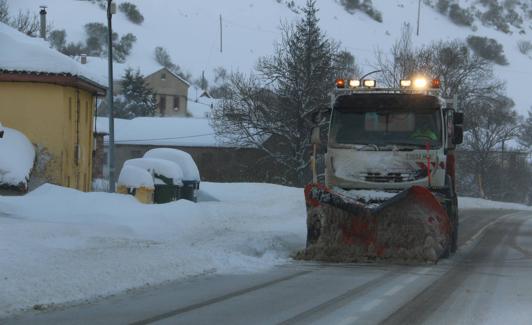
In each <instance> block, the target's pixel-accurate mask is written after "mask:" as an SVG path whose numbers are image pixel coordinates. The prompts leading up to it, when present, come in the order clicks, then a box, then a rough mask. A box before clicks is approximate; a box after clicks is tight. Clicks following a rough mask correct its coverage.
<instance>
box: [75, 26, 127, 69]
mask: <svg viewBox="0 0 532 325" xmlns="http://www.w3.org/2000/svg"><path fill="white" fill-rule="evenodd" d="M84 27H85V33H86V34H87V39H86V48H85V51H86V52H85V54H88V55H91V56H102V55H104V54H106V53H107V47H108V44H107V43H108V41H107V34H108V29H107V26H105V25H104V24H102V23H88V24H85V26H84ZM112 38H113V60H114V61H116V62H119V63H124V62H125V60H126V58H127V57H128V56H129V54H130V53H131V49H132V48H133V44H134V43H135V42H136V41H137V37H136V36H135V35H133V34H131V33H127V34H126V35H123V36H122V37H119V36H118V34H117V33H115V32H113V36H112Z"/></svg>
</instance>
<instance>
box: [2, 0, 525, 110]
mask: <svg viewBox="0 0 532 325" xmlns="http://www.w3.org/2000/svg"><path fill="white" fill-rule="evenodd" d="M116 2H118V3H121V2H123V0H117V1H116ZM130 2H132V3H134V4H136V5H137V6H138V7H139V8H140V11H141V13H142V14H143V15H144V17H145V20H144V22H143V23H142V25H135V24H133V23H131V22H129V21H128V20H127V18H126V17H125V15H124V14H122V13H119V14H118V15H117V16H116V17H115V18H114V28H115V30H116V31H117V32H118V33H119V34H120V35H123V34H125V33H128V32H131V33H133V34H134V35H136V37H137V39H138V40H137V42H136V44H135V46H134V48H133V53H132V55H131V56H130V57H129V58H128V62H127V65H131V66H133V67H140V68H141V70H142V71H143V72H144V73H150V72H152V71H154V70H156V69H157V68H158V67H159V65H158V64H157V63H156V61H155V60H154V49H155V47H157V46H162V47H164V48H166V49H167V50H168V52H169V54H170V55H171V57H172V59H173V61H174V62H175V63H176V64H178V65H179V66H181V67H182V68H183V70H185V71H188V72H190V73H191V74H192V75H193V76H194V77H195V78H198V77H199V76H200V75H201V73H202V71H205V73H206V76H207V78H209V79H211V80H212V77H213V74H212V71H213V69H214V68H216V67H218V66H224V67H225V68H226V69H227V70H233V71H234V70H239V71H242V72H248V71H250V70H251V69H252V68H253V67H254V64H255V63H256V60H257V58H258V57H260V56H263V55H269V54H271V53H272V51H273V47H274V45H273V44H274V42H275V41H276V40H279V39H280V32H279V25H280V24H281V22H282V21H293V20H294V19H296V18H297V13H295V12H294V10H292V9H290V8H289V7H288V6H287V5H286V4H285V3H286V1H277V0H233V1H218V0H202V1H183V0H178V1H176V0H150V1H147V0H130ZM304 2H305V0H296V1H295V4H296V7H297V6H301V5H303V4H304ZM428 2H429V1H423V3H424V4H423V5H422V8H421V20H420V26H421V31H420V35H419V36H415V37H414V42H415V44H417V45H420V44H426V43H430V42H431V41H435V40H451V39H456V38H458V39H462V40H463V39H465V38H467V37H468V36H470V35H476V36H483V37H484V36H485V37H490V38H494V39H496V40H497V41H498V42H499V43H500V44H502V45H503V46H504V51H505V54H506V57H507V59H508V61H509V65H506V66H496V67H495V71H496V74H497V75H498V77H500V78H501V79H503V80H506V81H507V83H508V84H507V85H508V86H507V88H508V89H507V91H508V94H509V96H510V97H512V98H513V99H514V100H515V102H516V109H517V111H518V112H520V113H521V114H525V113H526V111H527V110H528V109H529V108H530V107H531V106H532V98H531V97H530V96H528V95H527V91H528V88H529V87H530V84H532V59H531V58H530V57H529V56H526V55H524V54H522V53H520V52H519V50H518V48H517V42H518V41H521V40H529V41H532V39H531V36H530V35H531V33H532V26H531V22H530V21H527V20H525V21H524V23H523V24H522V29H521V28H516V27H514V26H510V32H511V33H504V32H501V31H498V30H497V29H496V28H495V27H493V26H485V25H483V24H482V23H481V22H480V20H477V18H475V19H476V20H475V21H474V22H473V26H472V27H468V26H458V25H456V24H454V23H452V22H451V20H450V19H449V17H447V16H445V15H442V14H440V13H439V12H438V11H437V10H436V9H435V8H432V7H430V6H428V5H427V4H426V3H428ZM454 2H458V3H459V4H460V6H461V7H464V8H473V7H475V6H477V7H478V6H479V5H478V1H477V0H460V1H454ZM499 2H501V3H502V1H499ZM8 3H9V6H10V8H11V11H12V12H16V11H17V10H19V9H23V10H26V9H31V10H34V11H37V10H38V7H39V5H43V4H44V5H47V6H48V13H49V19H50V20H51V21H52V22H53V25H54V28H55V29H65V30H66V31H67V38H68V41H80V40H84V39H85V33H84V29H83V26H84V24H85V23H88V22H102V23H104V22H105V20H106V17H105V16H106V14H105V11H104V10H102V9H101V8H99V7H98V6H97V5H95V4H92V3H91V2H88V1H75V0H8ZM432 3H436V1H432ZM451 3H452V1H451ZM317 4H318V7H319V8H320V13H319V17H320V18H321V26H322V28H323V29H324V30H325V31H326V32H327V33H328V35H330V36H331V37H332V38H334V39H336V40H338V41H341V42H342V45H343V47H344V48H345V49H347V50H349V51H350V52H352V53H353V54H354V55H355V57H356V58H357V60H358V62H359V64H361V66H362V68H363V70H364V71H365V72H368V71H371V70H372V68H373V67H372V64H374V62H375V60H374V56H375V51H376V50H377V49H381V50H384V51H387V49H388V48H389V47H390V45H391V44H392V43H393V42H394V40H396V39H397V38H398V37H399V35H400V32H401V27H402V25H403V24H404V23H409V24H410V25H411V26H412V27H413V28H414V30H415V27H416V21H417V6H418V0H373V4H374V7H375V9H376V10H378V11H380V12H381V13H382V17H383V22H382V23H379V22H377V21H375V20H373V19H372V18H370V17H369V16H368V15H366V14H364V13H362V12H360V11H356V12H355V13H353V14H351V13H349V12H347V11H346V10H345V9H344V8H343V6H341V5H340V1H338V0H318V1H317ZM479 8H480V7H479ZM479 10H480V9H479ZM220 15H221V17H222V25H223V52H220V39H219V35H220V31H219V25H220ZM524 16H526V15H524ZM521 30H522V31H524V32H521ZM127 65H126V66H127ZM98 66H99V67H102V68H95V69H100V70H101V73H102V74H103V73H105V69H104V67H105V65H101V64H100V65H98ZM119 71H120V70H119Z"/></svg>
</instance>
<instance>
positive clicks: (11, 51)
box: [0, 23, 106, 89]
mask: <svg viewBox="0 0 532 325" xmlns="http://www.w3.org/2000/svg"><path fill="white" fill-rule="evenodd" d="M0 44H2V50H1V54H0V71H5V72H17V73H29V74H54V75H67V76H73V77H77V78H79V79H81V80H83V81H86V82H88V83H91V84H93V85H96V86H98V87H100V88H102V89H105V88H106V87H105V86H103V85H105V84H106V81H105V78H104V77H103V76H101V75H98V74H95V73H93V72H92V71H90V70H89V69H87V68H86V67H84V66H83V65H82V64H80V63H79V62H77V61H76V60H74V59H72V58H70V57H68V56H66V55H64V54H62V53H59V52H58V51H56V50H54V49H51V48H50V45H49V44H48V43H47V42H46V41H44V40H42V39H39V38H33V37H29V36H27V35H24V34H23V33H21V32H19V31H17V30H15V29H13V28H11V27H9V26H7V25H6V24H3V23H0Z"/></svg>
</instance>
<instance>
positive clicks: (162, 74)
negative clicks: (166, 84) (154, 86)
mask: <svg viewBox="0 0 532 325" xmlns="http://www.w3.org/2000/svg"><path fill="white" fill-rule="evenodd" d="M161 80H162V81H165V80H166V73H164V72H163V73H161Z"/></svg>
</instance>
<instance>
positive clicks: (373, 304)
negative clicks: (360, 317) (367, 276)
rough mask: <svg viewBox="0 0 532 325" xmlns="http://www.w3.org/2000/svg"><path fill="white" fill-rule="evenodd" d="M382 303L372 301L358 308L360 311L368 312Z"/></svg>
mask: <svg viewBox="0 0 532 325" xmlns="http://www.w3.org/2000/svg"><path fill="white" fill-rule="evenodd" d="M381 303H382V299H374V300H372V301H370V302H368V303H367V304H365V305H364V306H362V308H360V311H363V312H368V311H370V310H372V309H373V308H375V307H377V306H378V305H380V304H381Z"/></svg>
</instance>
